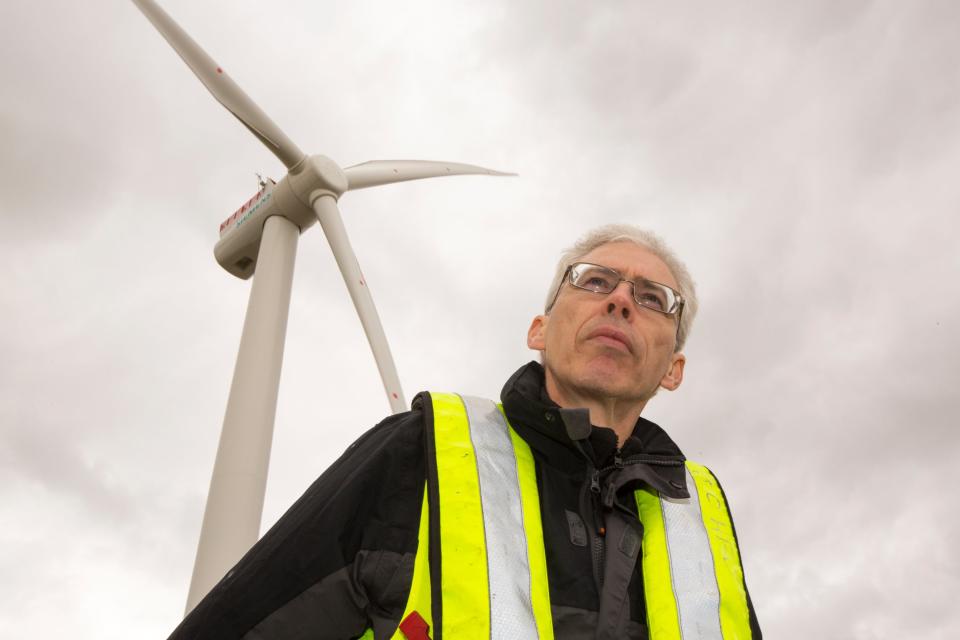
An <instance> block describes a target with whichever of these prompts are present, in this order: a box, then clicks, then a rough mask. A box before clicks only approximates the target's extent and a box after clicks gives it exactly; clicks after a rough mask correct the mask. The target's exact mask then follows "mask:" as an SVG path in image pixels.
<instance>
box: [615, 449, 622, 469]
mask: <svg viewBox="0 0 960 640" xmlns="http://www.w3.org/2000/svg"><path fill="white" fill-rule="evenodd" d="M613 466H614V467H616V468H617V469H623V451H621V450H620V447H617V450H616V451H614V452H613Z"/></svg>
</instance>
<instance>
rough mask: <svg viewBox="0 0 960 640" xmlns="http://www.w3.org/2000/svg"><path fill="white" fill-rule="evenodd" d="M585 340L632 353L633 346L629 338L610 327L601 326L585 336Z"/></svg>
mask: <svg viewBox="0 0 960 640" xmlns="http://www.w3.org/2000/svg"><path fill="white" fill-rule="evenodd" d="M587 340H593V341H595V342H598V343H600V344H603V345H605V346H608V347H611V348H613V349H617V350H618V351H623V352H626V353H633V344H632V343H631V342H630V338H628V337H627V334H625V333H624V332H622V331H620V330H619V329H614V328H613V327H610V326H603V327H598V328H596V329H594V330H593V331H591V332H590V333H589V334H587Z"/></svg>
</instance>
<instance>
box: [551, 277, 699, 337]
mask: <svg viewBox="0 0 960 640" xmlns="http://www.w3.org/2000/svg"><path fill="white" fill-rule="evenodd" d="M580 265H588V266H591V267H600V268H601V269H606V270H607V271H610V272H612V273H615V274H617V277H618V278H619V280H618V281H617V284H615V285H613V288H612V289H610V291H607V292H606V293H603V292H601V291H594V290H593V289H587V288H585V287H581V286H578V285H575V284H574V283H573V279H572V278H571V277H570V272H571V271H573V268H574V267H577V266H580ZM639 280H642V281H643V282H649V283H650V284H655V285H657V286H660V287H665V288H667V289H669V290H670V291H673V293H674V295H676V297H677V309H676V311H672V312H671V311H662V310H660V309H656V308H654V307H649V306H647V305H645V304H643V303H642V302H640V301H639V300H637V282H636V280H627V279H626V278H624V277H623V274H622V273H620V272H619V271H617V270H616V269H613V268H611V267H607V266H604V265H602V264H595V263H593V262H574V263H572V264H570V265H569V266H567V270H566V271H564V272H563V277H562V278H560V284H559V285H557V291H556V293H554V294H553V300H551V301H550V304H549V306H547V310H546V313H550V311H551V310H552V309H553V307H554V305H555V304H556V303H557V298H559V297H560V290H561V289H562V288H563V285H564V284H565V283H567V282H569V283H570V286H571V287H574V288H576V289H579V290H581V291H587V292H589V293H595V294H597V295H602V296H608V295H610V294H611V293H613V292H614V291H616V289H617V287H619V286H620V283H621V282H627V283H629V284H630V292H631V294H632V295H631V296H630V297H631V298H633V301H634V302H636V303H637V306H639V307H642V308H644V309H649V310H650V311H656V312H657V313H662V314H663V315H665V316H676V317H677V334H679V333H680V319H681V318H682V316H683V305H684V302H685V300H684V297H683V294H681V293H680V292H679V291H677V290H676V289H674V288H673V287H671V286H669V285H666V284H663V283H662V282H656V281H654V280H647V279H646V278H639Z"/></svg>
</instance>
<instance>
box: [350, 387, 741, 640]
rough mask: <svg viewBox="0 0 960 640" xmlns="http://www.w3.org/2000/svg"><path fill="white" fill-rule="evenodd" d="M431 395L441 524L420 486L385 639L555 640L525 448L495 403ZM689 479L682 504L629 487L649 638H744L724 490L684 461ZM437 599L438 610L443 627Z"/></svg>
mask: <svg viewBox="0 0 960 640" xmlns="http://www.w3.org/2000/svg"><path fill="white" fill-rule="evenodd" d="M430 397H431V399H432V403H433V416H434V420H433V429H434V433H433V442H434V445H435V457H436V460H435V463H436V477H437V489H436V491H435V492H433V495H434V496H436V497H437V498H438V504H437V507H438V508H437V509H435V512H438V513H439V522H430V517H429V514H430V511H431V510H430V508H429V499H428V495H429V494H430V493H431V492H429V491H427V490H425V491H424V498H423V506H422V511H421V517H420V530H419V543H418V548H417V555H416V560H415V563H414V570H413V580H412V583H411V588H410V594H409V596H408V600H407V604H406V607H405V609H404V612H403V616H402V618H401V623H400V627H399V628H398V629H397V630H396V632H395V633H394V635H393V636H392V637H393V638H396V639H399V640H424V639H426V638H430V639H433V640H437V639H438V638H441V637H445V638H448V639H450V640H454V639H456V640H471V639H480V638H483V639H487V638H496V639H498V640H499V639H511V640H512V639H516V640H521V639H523V640H528V639H531V638H539V639H540V640H551V639H552V638H553V637H554V629H553V620H552V615H551V609H550V589H549V582H548V576H547V563H546V554H545V549H544V544H543V532H542V528H541V520H540V499H539V495H538V492H537V482H536V473H535V468H534V460H533V455H532V454H531V452H530V447H529V446H528V445H527V443H526V442H525V441H524V440H523V439H522V438H521V437H520V436H518V435H517V433H516V432H515V431H514V430H513V428H512V427H511V426H510V425H509V422H508V421H507V419H506V416H505V415H504V414H503V410H502V407H501V406H500V405H497V404H496V403H494V402H493V401H490V400H485V399H480V398H473V397H469V396H458V395H454V394H446V393H431V394H430ZM686 472H687V484H688V486H689V487H692V489H691V491H690V498H688V499H682V500H678V499H670V498H667V497H665V496H660V495H659V494H658V493H657V492H656V491H653V490H652V489H639V490H637V491H635V496H634V497H635V499H636V503H637V512H638V514H639V517H640V520H641V522H642V524H643V537H642V539H641V540H640V541H639V542H640V545H641V553H642V572H643V581H644V595H645V598H646V611H647V627H648V632H649V637H650V639H651V640H681V639H682V640H690V639H694V638H696V639H704V640H705V639H717V640H749V639H750V638H751V631H750V623H749V610H748V606H747V597H746V592H745V590H744V587H743V584H744V581H743V569H742V566H741V563H740V555H739V551H738V548H737V543H736V540H735V538H734V535H733V525H732V523H731V522H730V517H729V512H728V510H727V505H726V503H725V501H724V497H723V493H722V492H721V491H720V487H719V485H718V484H717V481H716V479H715V478H714V476H713V474H712V473H711V472H710V471H709V470H708V469H707V468H706V467H703V466H701V465H698V464H696V463H693V462H690V461H687V462H686ZM431 543H433V544H435V545H439V547H440V552H439V554H436V553H434V557H435V558H439V564H440V567H439V568H437V567H433V568H431V566H430V561H429V557H430V555H431V554H430V550H431ZM431 574H432V576H433V579H432V578H431ZM438 577H439V585H437V584H435V582H436V581H437V578H438ZM437 600H439V602H441V603H442V604H441V606H442V610H443V611H442V616H439V617H440V621H439V624H440V628H439V629H437V628H435V627H434V615H433V603H434V602H436V601H437ZM363 637H364V638H373V634H372V632H371V631H368V632H367V634H365V635H364V636H363Z"/></svg>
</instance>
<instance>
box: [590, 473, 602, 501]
mask: <svg viewBox="0 0 960 640" xmlns="http://www.w3.org/2000/svg"><path fill="white" fill-rule="evenodd" d="M590 491H591V492H593V493H595V494H597V495H598V496H599V495H600V472H599V471H598V470H597V469H594V470H593V475H592V476H590Z"/></svg>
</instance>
